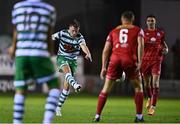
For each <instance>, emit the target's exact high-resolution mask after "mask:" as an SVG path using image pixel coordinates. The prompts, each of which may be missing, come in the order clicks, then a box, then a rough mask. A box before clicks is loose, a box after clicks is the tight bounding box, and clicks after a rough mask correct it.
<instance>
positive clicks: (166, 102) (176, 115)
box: [0, 93, 180, 123]
mask: <svg viewBox="0 0 180 124" xmlns="http://www.w3.org/2000/svg"><path fill="white" fill-rule="evenodd" d="M45 97H46V96H45V95H36V94H33V95H28V96H27V99H26V103H25V104H26V108H25V118H24V122H25V123H40V122H41V121H42V117H43V111H44V103H45ZM144 103H145V102H144ZM96 104H97V96H89V95H81V94H77V95H71V96H69V98H68V99H67V101H66V103H65V104H64V106H63V109H62V114H63V116H62V117H55V118H54V121H53V122H55V123H91V122H92V120H93V117H94V114H95V110H96ZM12 113H13V95H12V94H8V95H7V94H2V93H1V94H0V123H12ZM102 115H103V116H102V120H101V122H104V123H132V122H133V121H134V115H135V108H134V100H133V98H131V97H129V98H127V97H121V96H116V97H111V96H110V97H109V98H108V101H107V104H106V106H105V108H104V110H103V114H102ZM144 119H145V123H180V100H178V99H160V100H159V101H158V106H157V110H156V113H155V115H154V116H148V115H147V114H146V110H145V109H144Z"/></svg>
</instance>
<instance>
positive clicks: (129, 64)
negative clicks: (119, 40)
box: [106, 56, 140, 80]
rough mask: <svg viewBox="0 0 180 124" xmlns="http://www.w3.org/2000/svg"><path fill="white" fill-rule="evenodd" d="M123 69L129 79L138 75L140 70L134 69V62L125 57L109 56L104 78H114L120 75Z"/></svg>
mask: <svg viewBox="0 0 180 124" xmlns="http://www.w3.org/2000/svg"><path fill="white" fill-rule="evenodd" d="M123 71H124V72H125V73H126V76H127V77H128V78H130V79H135V78H137V77H139V76H140V72H139V71H136V66H135V62H134V60H133V59H130V58H127V57H119V56H118V57H117V56H116V57H111V59H110V61H109V65H108V69H107V73H106V78H108V79H112V80H116V79H119V78H120V77H121V76H122V73H123Z"/></svg>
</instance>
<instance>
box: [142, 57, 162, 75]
mask: <svg viewBox="0 0 180 124" xmlns="http://www.w3.org/2000/svg"><path fill="white" fill-rule="evenodd" d="M161 63H162V61H148V60H143V62H142V66H141V72H142V73H143V75H145V76H146V75H160V74H161Z"/></svg>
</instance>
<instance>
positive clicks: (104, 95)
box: [96, 91, 107, 115]
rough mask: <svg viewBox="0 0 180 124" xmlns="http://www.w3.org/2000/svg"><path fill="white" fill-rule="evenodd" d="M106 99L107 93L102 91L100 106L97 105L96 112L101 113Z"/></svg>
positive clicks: (99, 100)
mask: <svg viewBox="0 0 180 124" xmlns="http://www.w3.org/2000/svg"><path fill="white" fill-rule="evenodd" d="M106 99H107V94H106V93H103V92H102V91H101V93H100V94H99V98H98V106H97V110H96V114H98V115H101V112H102V109H103V107H104V105H105V103H106Z"/></svg>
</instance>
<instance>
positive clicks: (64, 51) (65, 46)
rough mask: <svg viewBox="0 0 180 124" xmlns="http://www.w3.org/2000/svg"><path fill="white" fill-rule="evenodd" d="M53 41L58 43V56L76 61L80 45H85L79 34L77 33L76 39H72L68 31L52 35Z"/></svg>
mask: <svg viewBox="0 0 180 124" xmlns="http://www.w3.org/2000/svg"><path fill="white" fill-rule="evenodd" d="M52 39H53V40H57V41H59V50H58V55H61V56H64V57H65V58H67V59H71V60H76V59H77V56H78V55H79V53H80V45H81V44H86V42H85V39H84V37H83V35H81V33H78V34H77V36H76V38H72V37H71V36H70V34H69V32H68V30H61V31H60V32H57V33H55V34H53V35H52Z"/></svg>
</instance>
